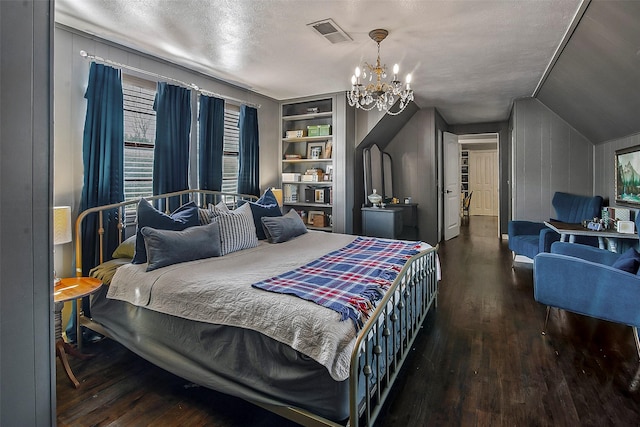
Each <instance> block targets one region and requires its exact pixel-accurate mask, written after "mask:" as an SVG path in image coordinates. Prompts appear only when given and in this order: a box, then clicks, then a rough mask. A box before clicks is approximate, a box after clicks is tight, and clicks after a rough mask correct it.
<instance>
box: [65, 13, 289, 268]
mask: <svg viewBox="0 0 640 427" xmlns="http://www.w3.org/2000/svg"><path fill="white" fill-rule="evenodd" d="M81 50H84V51H86V52H88V53H90V54H92V55H96V56H99V57H102V58H105V59H109V60H111V61H115V62H118V63H121V64H126V65H129V66H133V67H136V68H138V69H141V70H144V71H148V72H152V73H156V74H160V75H162V76H167V77H170V78H173V79H177V80H180V81H182V82H185V83H195V84H196V85H198V87H200V88H202V89H205V90H208V91H211V92H214V93H219V94H221V95H224V96H229V97H233V98H236V99H241V100H245V101H248V102H252V103H255V104H260V105H261V107H260V108H259V109H258V124H259V129H258V131H259V133H260V186H261V188H262V189H263V190H264V189H266V188H267V187H270V186H275V185H277V184H278V182H279V177H278V167H277V165H278V160H279V157H278V141H279V135H278V132H279V131H278V122H279V107H278V105H279V104H278V103H277V102H275V101H274V100H272V99H270V98H266V97H263V96H260V95H257V94H254V93H253V92H250V91H248V90H246V89H241V88H238V87H236V86H231V85H229V84H226V83H224V82H222V81H220V80H215V79H212V78H209V77H206V76H203V75H202V74H199V73H196V72H193V71H191V70H188V69H185V68H182V67H179V66H176V65H173V64H171V63H168V62H165V61H162V60H159V59H157V58H153V57H150V56H147V55H144V54H142V53H140V52H136V51H132V50H130V49H127V48H125V47H122V46H119V45H115V44H113V43H111V42H107V41H104V40H99V39H96V38H95V37H90V36H87V35H85V34H83V33H79V32H77V31H75V30H72V29H68V28H66V27H63V26H60V25H57V26H56V28H55V61H54V65H55V70H54V73H55V74H54V75H55V81H54V93H55V97H54V99H55V108H54V110H55V124H56V125H55V135H54V147H55V152H54V163H53V166H54V170H53V173H54V175H53V176H54V179H53V197H54V205H67V206H71V208H72V212H73V213H74V220H75V215H76V214H77V210H78V208H79V204H80V194H81V191H82V182H83V165H82V132H83V128H84V117H85V114H86V100H85V99H84V93H85V90H86V87H87V81H88V77H89V67H90V64H91V62H90V61H88V60H86V59H84V58H82V57H81V56H80V54H79V53H80V51H81ZM127 72H128V71H127ZM139 77H142V78H146V79H150V80H153V79H154V78H153V77H149V76H145V75H142V74H141V75H139ZM193 114H196V112H195V111H194V112H193ZM192 137H194V138H195V135H192ZM73 249H74V248H73V245H72V244H66V245H60V246H59V247H56V252H55V267H56V271H57V272H58V275H59V276H60V277H66V276H72V275H74V271H75V270H74V267H73V262H74V252H73Z"/></svg>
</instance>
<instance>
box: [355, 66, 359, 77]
mask: <svg viewBox="0 0 640 427" xmlns="http://www.w3.org/2000/svg"><path fill="white" fill-rule="evenodd" d="M356 77H360V67H356Z"/></svg>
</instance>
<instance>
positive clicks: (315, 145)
mask: <svg viewBox="0 0 640 427" xmlns="http://www.w3.org/2000/svg"><path fill="white" fill-rule="evenodd" d="M325 147H326V143H325V142H308V143H307V159H313V160H318V159H324V158H325V157H324V150H325Z"/></svg>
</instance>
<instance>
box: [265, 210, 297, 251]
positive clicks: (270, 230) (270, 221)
mask: <svg viewBox="0 0 640 427" xmlns="http://www.w3.org/2000/svg"><path fill="white" fill-rule="evenodd" d="M262 228H263V229H264V232H265V234H266V236H267V239H269V243H282V242H286V241H287V240H290V239H293V238H294V237H298V236H300V235H301V234H304V233H306V232H307V227H306V226H305V225H304V221H302V218H300V215H298V212H296V211H295V210H294V209H291V210H290V211H289V212H287V214H286V215H284V216H281V217H277V218H273V217H262Z"/></svg>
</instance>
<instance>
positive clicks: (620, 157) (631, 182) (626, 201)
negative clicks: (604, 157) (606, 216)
mask: <svg viewBox="0 0 640 427" xmlns="http://www.w3.org/2000/svg"><path fill="white" fill-rule="evenodd" d="M614 173H615V200H616V203H617V204H620V205H627V206H635V207H638V206H640V145H635V146H633V147H628V148H622V149H620V150H616V152H615V171H614Z"/></svg>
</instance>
